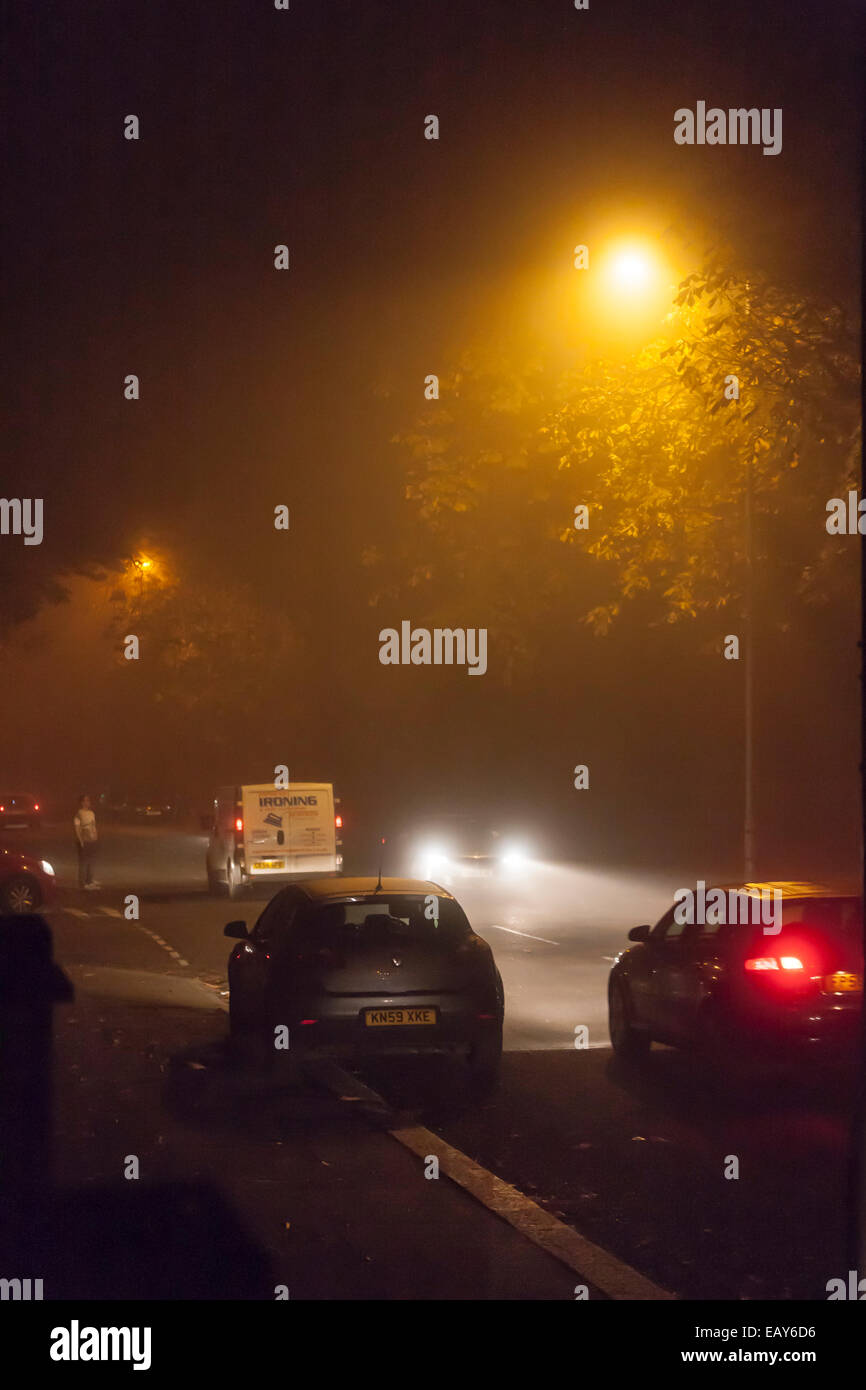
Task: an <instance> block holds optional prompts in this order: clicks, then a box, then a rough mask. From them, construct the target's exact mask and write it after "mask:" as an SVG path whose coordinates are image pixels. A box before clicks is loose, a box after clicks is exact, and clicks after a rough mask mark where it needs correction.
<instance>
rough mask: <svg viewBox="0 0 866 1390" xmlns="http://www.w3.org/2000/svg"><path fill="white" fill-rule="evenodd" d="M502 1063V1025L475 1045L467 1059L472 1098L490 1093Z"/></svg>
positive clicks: (497, 1078)
mask: <svg viewBox="0 0 866 1390" xmlns="http://www.w3.org/2000/svg"><path fill="white" fill-rule="evenodd" d="M501 1063H502V1025H501V1024H500V1025H499V1027H498V1028H496V1030H495V1031H494V1032H492V1033H490V1034H489V1035H488V1036H486V1037H482V1038H481V1040H480V1041H479V1042H477V1043H476V1044H475V1046H474V1047H473V1049H472V1051H471V1052H470V1054H469V1057H468V1059H467V1071H468V1082H469V1089H470V1091H471V1093H472V1094H473V1095H474V1096H484V1095H487V1094H488V1092H490V1091H492V1090H493V1088H494V1086H495V1085H496V1083H497V1081H498V1080H499V1072H500V1067H501Z"/></svg>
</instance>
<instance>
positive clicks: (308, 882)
mask: <svg viewBox="0 0 866 1390" xmlns="http://www.w3.org/2000/svg"><path fill="white" fill-rule="evenodd" d="M378 883H379V880H378V879H377V878H372V877H370V878H300V879H296V880H295V881H294V883H293V884H290V885H289V886H290V887H294V888H300V889H301V891H302V892H303V893H305V894H306V896H307V897H308V898H309V899H310V900H311V901H312V902H318V901H320V900H322V899H325V898H361V897H365V896H370V897H372V896H374V895H375V896H376V897H378V896H379V894H382V895H383V896H385V895H387V894H389V893H425V894H426V893H435V894H436V895H437V896H438V897H440V898H450V897H452V894H451V893H449V892H448V890H447V888H441V887H440V886H439V884H438V883H430V882H429V881H428V880H427V879H423V878H383V879H382V883H381V887H380V888H379V891H378V893H377V892H376V885H377V884H378Z"/></svg>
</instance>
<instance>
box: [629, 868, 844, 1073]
mask: <svg viewBox="0 0 866 1390" xmlns="http://www.w3.org/2000/svg"><path fill="white" fill-rule="evenodd" d="M722 892H723V893H724V894H725V899H726V903H727V904H728V907H727V909H726V910H725V911H723V912H721V913H719V914H718V915H719V916H722V917H724V918H726V920H725V921H723V922H721V923H717V922H712V921H711V922H699V921H696V922H694V923H689V922H688V921H686V922H681V921H678V920H677V918H678V916H680V917H681V916H683V915H687V914H685V913H684V912H683V911H682V908H681V907H680V908H678V907H677V906H675V907H672V908H670V909H669V910H668V911H667V912H666V913H665V915H664V916H663V917H662V918H661V920H660V921H658V922H657V923H656V924H655V926H654V927H649V926H642V927H634V928H633V929H632V931H630V932H629V940H630V941H633V942H635V943H636V944H635V945H634V946H632V947H631V948H630V949H628V950H626V951H624V952H622V953H621V955H619V956H618V957H617V959H616V962H615V963H614V965H613V967H612V969H611V972H610V979H609V983H608V1011H609V1023H610V1038H611V1043H612V1045H613V1048H614V1051H615V1052H617V1053H619V1054H620V1055H622V1056H629V1057H634V1056H637V1055H640V1054H641V1053H645V1052H646V1051H647V1050H648V1049H649V1046H650V1043H651V1042H662V1043H668V1044H672V1045H673V1046H676V1047H686V1048H690V1049H693V1050H695V1051H696V1052H699V1053H701V1054H702V1055H703V1056H704V1057H705V1058H706V1060H707V1061H709V1062H711V1063H714V1064H716V1065H719V1066H721V1067H722V1068H724V1067H726V1066H728V1065H729V1064H730V1065H731V1067H734V1066H736V1065H738V1064H741V1063H744V1064H746V1065H748V1064H749V1062H750V1060H751V1061H755V1062H758V1061H761V1060H764V1059H767V1060H774V1061H779V1060H782V1061H788V1060H792V1061H793V1060H794V1059H796V1058H802V1057H803V1056H804V1055H805V1054H812V1055H814V1056H822V1055H826V1056H832V1057H838V1058H842V1059H844V1058H845V1057H846V1056H853V1055H854V1052H855V1049H856V1046H857V1039H858V1034H859V1026H860V1012H861V1007H862V1000H863V925H862V922H863V916H862V904H861V900H860V898H859V897H855V896H853V895H850V894H843V893H835V892H833V891H832V890H830V889H827V888H824V887H821V886H819V885H808V884H802V883H797V884H793V883H788V884H786V883H772V884H771V883H765V884H749V885H747V886H743V885H734V884H729V885H724V887H723V889H722ZM762 893H763V894H764V902H765V904H769V903H770V902H771V901H772V898H770V897H769V896H768V895H769V894H772V893H780V894H781V898H780V899H779V906H780V910H781V915H780V920H778V921H776V920H773V921H772V923H771V925H770V930H769V931H768V930H766V927H767V925H768V922H767V917H768V916H769V915H770V914H769V912H767V914H766V915H765V916H764V917H761V915H760V896H761V894H762ZM756 899H757V900H758V902H757V905H756ZM734 904H736V906H734ZM706 915H707V916H709V915H710V914H709V913H707V914H706ZM713 915H715V914H713ZM756 917H757V920H756ZM777 927H778V928H779V929H778V931H777V930H776V928H777Z"/></svg>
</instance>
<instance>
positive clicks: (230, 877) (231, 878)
mask: <svg viewBox="0 0 866 1390" xmlns="http://www.w3.org/2000/svg"><path fill="white" fill-rule="evenodd" d="M240 892H241V876H240V871H239V869H238V866H237V864H235V862H234V860H232V859H230V860H229V861H228V863H227V864H226V895H227V896H228V897H229V898H230V899H231V901H232V902H234V901H235V899H236V898H239V897H240Z"/></svg>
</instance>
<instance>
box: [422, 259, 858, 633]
mask: <svg viewBox="0 0 866 1390" xmlns="http://www.w3.org/2000/svg"><path fill="white" fill-rule="evenodd" d="M735 378H736V381H735V380H734V379H735ZM858 383H859V378H858V367H857V353H856V338H855V334H854V331H853V328H852V327H851V325H850V323H849V322H848V320H847V318H846V315H845V313H844V311H843V310H842V308H841V307H840V306H838V305H834V304H821V305H819V304H817V303H812V302H806V301H804V300H802V299H800V298H798V297H797V296H796V295H795V294H794V293H793V292H791V291H789V290H784V289H781V288H779V287H777V286H774V285H772V284H770V283H769V282H768V281H767V280H766V278H764V277H762V276H759V275H750V276H749V277H744V276H743V275H741V274H739V273H737V272H736V271H735V269H734V268H733V266H732V263H731V258H730V256H729V255H727V254H725V253H722V252H713V253H711V254H710V255H709V256H708V257H707V259H706V261H705V264H704V266H703V268H702V269H701V270H700V271H698V272H695V273H694V274H693V275H690V276H689V277H688V278H687V279H686V280H685V281H683V283H682V284H681V286H680V288H679V293H678V295H677V298H676V301H675V306H674V310H673V312H672V314H671V316H670V319H669V322H668V324H667V325H666V333H665V335H664V336H662V337H660V338H659V339H658V340H657V341H655V342H653V343H651V344H649V345H648V346H647V347H645V348H643V349H642V350H641V351H639V352H637V353H636V354H634V355H633V356H632V357H631V358H630V359H628V360H624V361H605V360H594V361H587V362H584V363H581V364H580V365H579V366H577V367H574V368H572V369H570V370H569V371H567V372H565V373H564V374H561V375H558V376H557V375H555V374H554V373H553V371H552V369H551V367H550V364H545V363H544V362H542V361H536V362H533V363H527V364H526V365H524V366H523V367H520V368H518V367H516V366H515V365H514V364H513V363H511V364H506V363H504V362H502V361H501V360H497V357H496V355H495V354H493V353H490V354H488V355H487V356H486V357H484V356H482V355H479V354H476V355H475V356H474V358H468V359H467V360H466V361H465V362H464V363H463V364H462V365H461V368H460V370H459V371H458V372H456V373H455V374H454V377H453V378H452V379H451V380H450V381H448V380H447V379H446V381H445V386H444V389H443V392H442V402H441V403H439V405H438V411H439V413H438V414H437V413H436V412H434V411H428V412H427V413H426V415H425V417H424V418H423V419H422V420H421V421H420V422H419V424H418V426H417V428H416V429H415V430H413V431H411V432H409V433H407V434H403V435H400V436H398V439H399V442H401V443H402V444H403V445H404V446H405V447H408V449H409V450H410V451H411V455H412V464H411V466H410V471H409V477H408V481H407V485H406V496H407V498H408V499H409V500H411V501H414V502H415V503H416V508H417V516H418V519H419V520H420V521H421V522H422V523H424V525H425V526H426V527H427V529H428V531H429V533H430V536H431V538H432V539H433V540H434V541H435V547H434V548H433V553H432V554H430V553H429V552H428V555H429V558H428V556H425V559H424V561H423V562H422V563H421V564H420V565H418V564H416V565H415V566H414V567H413V568H412V569H411V571H410V576H409V582H410V583H411V584H412V585H413V586H416V587H417V586H418V585H419V584H420V583H422V582H423V581H428V582H430V581H433V582H435V581H437V580H438V581H439V582H440V584H441V580H442V574H443V571H448V570H449V569H450V571H451V573H452V574H457V575H459V576H460V577H461V578H462V579H463V580H470V579H471V580H473V581H474V580H476V579H477V580H478V581H479V589H478V592H480V593H481V594H482V595H483V594H484V593H485V592H486V591H492V592H493V594H494V595H495V594H497V593H499V592H501V589H502V582H503V579H504V576H505V575H506V574H507V573H508V572H509V570H510V572H511V574H512V576H513V575H514V573H515V569H514V566H515V563H516V561H517V557H518V555H519V558H520V569H519V574H520V580H521V582H520V584H519V585H518V586H517V587H515V586H514V584H513V583H512V585H511V586H510V588H509V589H508V592H509V594H510V603H509V605H508V611H507V613H504V614H503V615H502V616H503V617H504V618H505V617H507V618H509V619H510V631H511V637H512V642H513V646H514V650H515V651H519V649H520V648H521V647H525V646H526V640H527V639H526V634H527V632H529V631H530V630H531V627H532V617H533V612H536V613H537V611H538V606H539V603H540V602H541V603H544V602H545V601H546V600H553V599H555V598H556V597H561V596H563V595H566V596H567V597H568V599H569V600H570V601H571V602H572V603H573V604H574V605H575V607H576V608H577V609H578V610H579V613H580V616H581V618H582V619H583V620H584V621H585V622H586V623H587V624H589V626H590V627H591V629H592V630H593V631H595V632H596V633H603V632H605V631H607V630H608V629H609V627H610V625H611V623H612V622H613V621H614V620H615V619H617V618H618V617H619V616H620V615H621V614H622V612H623V609H624V606H625V605H626V604H627V603H628V602H629V601H631V600H634V599H636V598H638V597H640V596H643V598H644V599H645V601H646V603H647V605H648V620H650V621H662V622H676V621H678V620H680V619H683V618H687V617H689V618H694V617H697V616H698V615H700V614H702V613H708V612H711V611H714V610H718V609H723V608H727V607H729V606H730V607H732V608H736V607H737V606H738V604H739V601H740V599H741V597H742V592H743V580H744V574H745V563H744V560H745V547H746V538H745V528H744V524H743V501H744V494H745V490H746V479H747V476H748V475H749V474H750V475H751V486H752V491H753V496H754V511H755V518H756V527H755V558H756V562H757V563H758V564H760V563H761V562H762V561H763V560H765V559H767V558H768V557H769V556H770V555H772V559H773V564H774V566H779V567H781V572H783V573H784V577H785V578H784V582H785V583H786V584H787V586H788V587H789V588H790V589H792V590H794V589H796V590H797V591H798V592H799V593H800V594H801V596H802V597H803V598H804V599H808V600H811V601H820V600H821V599H826V598H828V597H830V596H832V594H833V593H834V592H835V591H837V590H838V589H840V588H843V587H846V586H847V584H848V582H849V575H850V571H849V570H848V569H846V564H849V563H850V556H846V555H844V554H843V553H842V552H843V550H844V547H841V548H840V547H839V546H836V547H835V548H834V547H833V546H832V545H831V546H829V547H828V546H827V544H826V542H827V540H828V539H829V538H828V537H827V535H826V531H825V527H824V521H825V517H826V510H825V508H826V502H827V499H828V498H829V497H831V496H834V495H839V493H840V490H843V489H844V488H845V487H846V486H848V485H849V484H850V485H851V486H855V485H856V479H855V467H856V459H857V456H858V451H859V442H860V436H859V423H858V419H859V384H858ZM578 504H585V505H586V506H587V507H588V509H589V517H588V528H587V530H586V531H579V530H576V529H575V527H574V525H573V523H572V515H573V510H574V506H575V505H578ZM490 518H496V526H495V528H491V525H490ZM554 540H555V541H559V542H564V543H565V544H566V545H568V546H570V547H576V548H578V549H579V552H580V555H579V558H578V562H577V564H576V565H574V566H569V565H568V562H567V560H566V559H565V557H564V555H563V554H562V552H561V551H560V552H558V553H557V550H556V547H555V546H554V545H552V542H553V541H554ZM588 557H592V559H594V560H595V561H596V562H598V563H597V567H596V569H595V573H593V574H590V573H589V572H588V570H587V567H586V564H585V561H586V559H587V558H588ZM575 558H577V557H575ZM471 592H473V593H474V592H475V590H474V589H473V590H472V591H471ZM529 593H531V598H532V607H531V609H530V606H529V604H528V602H527V598H528V595H529Z"/></svg>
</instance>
